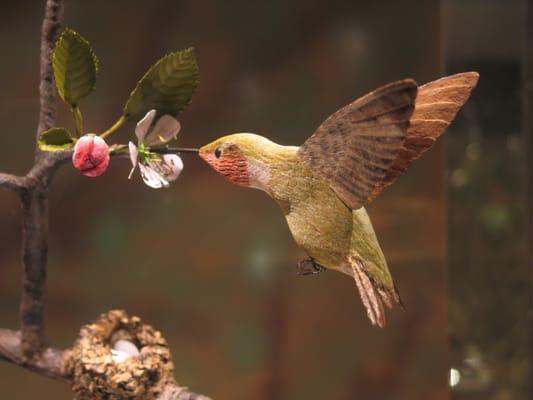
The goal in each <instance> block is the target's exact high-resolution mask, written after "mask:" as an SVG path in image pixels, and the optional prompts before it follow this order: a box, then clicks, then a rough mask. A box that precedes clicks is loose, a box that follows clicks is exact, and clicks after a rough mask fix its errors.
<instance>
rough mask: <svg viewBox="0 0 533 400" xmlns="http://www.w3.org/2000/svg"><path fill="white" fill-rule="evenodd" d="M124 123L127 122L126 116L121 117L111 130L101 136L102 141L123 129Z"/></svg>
mask: <svg viewBox="0 0 533 400" xmlns="http://www.w3.org/2000/svg"><path fill="white" fill-rule="evenodd" d="M124 122H126V117H125V116H124V115H121V116H120V118H119V119H118V120H117V122H115V123H114V124H113V126H112V127H111V128H109V129H108V130H107V131H105V132H103V133H102V134H101V135H100V137H101V138H102V139H105V138H107V137H109V136H111V135H112V134H114V133H115V132H116V131H118V130H119V129H120V128H121V127H122V125H124Z"/></svg>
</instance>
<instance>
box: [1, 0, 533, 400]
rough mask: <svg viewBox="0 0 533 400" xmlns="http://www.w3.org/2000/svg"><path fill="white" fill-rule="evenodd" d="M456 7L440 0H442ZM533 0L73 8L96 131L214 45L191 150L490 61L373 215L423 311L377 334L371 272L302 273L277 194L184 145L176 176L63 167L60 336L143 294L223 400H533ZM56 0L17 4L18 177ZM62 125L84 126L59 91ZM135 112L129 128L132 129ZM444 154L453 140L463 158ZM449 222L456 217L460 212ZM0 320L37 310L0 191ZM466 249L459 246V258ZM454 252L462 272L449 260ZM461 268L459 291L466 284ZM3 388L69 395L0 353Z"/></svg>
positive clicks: (10, 87) (285, 132)
mask: <svg viewBox="0 0 533 400" xmlns="http://www.w3.org/2000/svg"><path fill="white" fill-rule="evenodd" d="M441 3H442V4H441ZM521 4H522V3H521V2H520V1H518V0H516V1H511V0H505V1H504V0H501V1H497V0H492V1H482V0H443V1H442V2H439V1H419V0H387V1H385V0H382V1H365V0H359V1H354V0H350V1H346V0H344V1H341V0H329V1H312V0H294V1H281V0H272V1H268V2H250V1H244V0H236V1H215V0H212V1H208V0H206V1H194V0H185V1H171V0H151V1H148V0H145V1H131V0H116V1H113V2H110V1H103V0H95V1H91V2H82V1H67V2H66V5H65V21H66V25H67V26H70V27H72V28H73V29H75V30H77V31H78V32H79V33H81V34H82V35H83V36H85V37H86V38H87V39H88V40H89V41H90V42H91V43H92V45H93V48H94V50H95V52H96V53H97V55H98V57H99V59H100V74H99V78H98V82H97V90H96V92H95V93H94V94H93V95H92V96H91V97H90V98H87V99H86V100H85V101H83V102H82V103H81V104H80V106H81V108H82V111H83V112H84V117H85V125H86V127H87V129H89V130H91V131H95V132H101V131H103V130H104V129H105V128H107V127H108V126H109V125H110V124H111V123H112V122H114V120H115V119H116V118H117V117H118V116H119V114H120V111H121V108H122V106H123V104H124V102H125V100H126V98H127V96H128V94H129V92H130V90H131V89H132V88H133V87H134V85H135V82H136V81H137V79H138V78H139V77H140V76H142V74H143V73H144V71H145V70H146V69H147V68H148V67H149V66H150V65H151V64H152V63H153V62H154V61H155V60H157V59H158V58H159V57H161V56H162V55H164V54H165V53H167V52H169V51H171V50H179V49H183V48H186V47H189V46H194V47H195V48H196V52H197V57H198V62H199V66H200V71H201V81H200V86H199V88H198V91H197V93H196V94H195V95H194V97H193V102H192V104H191V106H190V107H189V108H187V109H186V110H185V111H184V112H183V113H182V114H181V115H180V116H179V119H180V121H181V123H182V126H183V129H182V132H181V134H180V139H179V140H180V144H181V145H184V146H186V145H190V146H198V145H201V144H205V143H206V142H208V141H211V140H212V139H214V138H216V137H218V136H221V135H223V134H228V133H233V132H242V131H249V132H255V133H259V134H262V135H265V136H267V137H269V138H271V139H272V140H274V141H277V142H280V143H284V144H294V145H297V144H300V143H302V142H303V141H304V140H305V138H307V137H308V136H309V135H310V134H311V133H312V132H313V131H314V129H315V128H316V127H317V126H318V125H319V124H320V122H322V120H324V119H325V118H326V117H327V116H328V115H329V114H331V113H332V112H333V111H335V110H337V109H338V108H339V107H341V106H343V105H344V104H346V103H347V102H349V101H350V100H353V99H354V98H356V97H358V96H360V95H362V94H364V93H365V92H367V91H369V90H372V89H374V88H376V87H377V86H379V85H382V84H384V83H387V82H389V81H392V80H395V79H400V78H405V77H412V78H415V79H416V80H417V81H419V82H420V83H423V82H427V81H430V80H433V79H436V78H438V77H440V76H442V75H444V74H446V73H452V72H460V71H464V70H479V72H480V73H481V81H480V85H479V87H478V88H477V89H476V91H475V93H474V96H473V98H472V101H470V102H469V103H468V104H467V105H466V106H465V108H464V109H463V111H461V113H460V115H459V118H458V121H457V123H456V124H455V125H454V127H453V129H452V131H451V132H450V133H449V134H448V135H447V138H446V139H445V140H443V141H440V142H439V143H438V144H437V145H436V146H435V147H434V148H433V149H432V150H431V151H430V152H428V153H427V154H426V155H424V156H423V157H422V158H421V159H420V160H419V161H417V162H416V163H415V164H414V165H413V166H412V168H411V169H410V171H409V173H408V174H407V175H406V176H405V177H403V178H401V179H400V180H399V181H398V182H397V183H396V184H395V185H394V186H393V187H391V188H390V189H388V190H387V191H386V192H385V194H383V195H382V196H381V197H379V198H378V199H377V200H376V201H375V202H374V203H373V204H372V205H371V206H370V207H369V213H370V215H371V218H372V220H373V222H374V227H375V229H376V232H377V234H378V237H379V239H380V242H381V245H382V248H383V250H384V252H385V254H386V256H387V259H388V262H389V265H390V268H391V270H392V274H393V276H394V277H395V280H396V284H397V286H398V287H399V289H400V292H401V294H402V298H403V301H404V303H405V306H406V312H401V311H398V310H395V311H393V312H390V313H389V315H388V319H389V323H388V326H387V328H386V329H384V330H379V329H376V328H372V327H371V326H370V324H369V323H368V321H367V319H366V316H365V313H364V310H363V308H362V306H361V304H360V300H359V295H358V293H357V290H356V288H355V285H354V282H353V281H352V280H350V279H349V278H347V277H346V276H343V275H341V274H336V273H333V272H324V273H322V274H320V275H319V276H312V277H299V276H297V275H296V271H295V266H296V263H297V261H298V260H299V259H300V258H301V257H302V256H303V253H302V252H301V251H300V250H298V249H297V247H296V246H295V244H294V243H293V240H292V238H291V236H290V234H289V231H288V229H287V226H286V224H285V221H284V218H283V217H282V215H281V213H280V212H279V210H278V208H277V205H276V204H275V203H274V202H272V201H271V200H270V199H268V198H267V197H266V196H265V195H264V194H262V193H260V192H257V191H252V190H244V189H241V188H238V187H236V186H232V185H229V184H227V183H226V182H224V181H223V180H222V179H221V178H220V177H219V176H217V175H216V174H215V173H214V172H213V171H211V170H210V169H209V168H208V167H207V166H206V165H204V164H203V163H202V162H201V161H200V160H198V159H196V158H194V157H193V156H187V155H185V156H184V158H185V160H184V161H185V171H184V172H183V174H182V176H181V178H180V179H179V180H178V181H177V182H176V183H175V184H173V185H172V186H171V188H169V189H168V190H159V191H155V190H152V189H149V188H147V187H145V186H144V185H143V184H142V182H141V181H140V179H139V177H138V176H135V179H134V180H133V181H128V180H127V179H126V177H127V175H128V172H129V169H130V165H129V163H128V161H126V160H115V159H114V160H112V164H111V167H110V168H109V170H108V171H107V172H106V174H105V175H103V176H102V177H100V178H98V179H89V178H85V177H83V176H81V175H80V174H79V173H78V172H77V171H75V170H74V169H73V168H70V167H68V166H67V167H64V168H63V169H62V170H61V171H60V172H59V173H58V174H57V177H56V179H55V182H54V185H53V188H52V192H51V201H50V252H49V254H50V259H49V285H48V305H47V313H46V318H47V328H48V333H49V336H50V340H51V342H52V344H53V345H55V346H61V347H65V346H69V345H70V344H71V342H72V341H73V340H74V338H75V337H76V335H77V331H78V329H79V327H80V326H81V325H82V324H84V323H87V322H88V321H90V320H92V319H94V318H95V317H97V316H98V315H99V314H100V313H101V312H104V311H107V310H109V309H111V308H124V309H126V310H128V311H129V312H130V313H132V314H137V315H139V316H140V317H142V318H143V319H144V320H145V321H147V322H149V323H150V324H152V325H154V327H156V328H157V329H159V330H161V331H162V332H163V334H164V335H165V337H166V338H167V340H168V341H169V343H170V345H171V348H172V351H173V354H174V360H175V364H176V377H177V379H178V382H180V383H183V384H186V385H188V386H189V387H191V388H192V389H194V390H196V391H198V392H201V393H204V394H207V395H210V396H212V397H214V398H215V399H219V400H223V399H264V400H267V399H268V400H272V399H276V400H283V399H306V400H313V399H316V400H318V399H335V400H337V399H339V400H340V399H346V400H347V399H356V398H359V399H370V400H389V399H390V400H392V399H394V400H418V399H420V400H422V399H424V400H425V399H429V398H430V399H437V400H438V399H447V398H449V395H450V386H451V387H452V393H453V397H454V398H457V399H478V398H479V399H489V398H490V399H498V400H507V399H509V400H510V399H513V400H514V399H526V398H529V397H528V395H527V385H526V383H527V371H528V364H527V362H528V360H527V353H526V352H525V349H526V348H527V329H526V328H527V325H526V312H527V266H526V263H525V258H524V257H525V256H524V254H525V243H524V240H523V239H522V238H523V233H524V232H523V230H524V228H523V222H522V219H523V216H524V208H525V203H524V196H525V191H524V187H525V186H524V184H523V178H524V177H523V159H524V157H523V156H522V153H521V149H522V139H521V137H520V107H519V106H520V60H521V54H520V52H521V48H522V24H523V21H522V18H521V13H522V9H521V7H522V5H521ZM42 11H43V2H42V1H25V2H19V1H3V2H2V14H3V23H2V25H0V52H1V54H2V56H1V62H0V87H2V93H1V94H0V121H1V123H2V125H3V129H2V133H1V134H0V170H2V171H6V172H12V173H19V174H22V173H25V172H26V171H27V170H28V168H29V167H30V165H31V163H32V156H33V146H34V132H35V128H36V122H37V112H38V99H37V84H38V59H39V32H40V23H41V18H42ZM60 109H61V120H60V123H61V124H62V125H67V126H69V127H71V126H72V123H71V118H70V116H69V114H68V111H67V109H66V107H63V106H62V105H60ZM133 127H134V126H133V125H129V126H127V127H126V128H125V129H123V131H122V132H121V134H120V135H118V136H117V139H116V140H117V141H120V142H126V141H127V140H129V139H130V138H131V137H132V135H133ZM445 147H447V150H448V151H447V152H445ZM447 220H448V221H449V223H448V222H447ZM0 224H1V229H0V243H1V247H0V265H1V267H0V293H1V298H0V326H2V327H12V328H15V327H16V326H17V324H18V301H19V295H20V286H21V281H20V270H21V267H20V263H21V262H20V250H19V249H20V211H19V204H18V200H17V198H16V197H15V195H13V194H8V193H0ZM447 252H448V253H449V256H447ZM446 260H448V261H449V268H447V267H446ZM447 278H449V287H448V288H447ZM0 397H1V398H17V399H33V398H39V399H42V400H45V399H54V400H59V399H69V398H71V394H70V391H69V389H68V388H67V387H65V386H64V385H62V384H60V383H56V382H52V381H49V380H47V379H45V378H42V377H38V376H35V375H32V374H30V373H29V372H27V371H25V370H22V369H20V368H17V367H14V366H11V365H7V364H0Z"/></svg>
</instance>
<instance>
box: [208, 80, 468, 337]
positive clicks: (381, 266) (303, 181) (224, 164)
mask: <svg viewBox="0 0 533 400" xmlns="http://www.w3.org/2000/svg"><path fill="white" fill-rule="evenodd" d="M439 82H440V84H439ZM476 82H477V74H476V73H465V74H459V75H455V76H453V77H448V78H443V79H441V80H439V81H435V82H432V83H430V84H428V85H425V86H422V87H420V88H418V87H417V85H416V84H415V83H414V81H411V80H404V81H398V82H395V83H393V84H390V85H387V86H385V87H383V88H381V89H378V90H376V91H374V92H372V93H370V94H369V95H367V96H364V97H362V98H360V99H358V100H356V101H355V102H353V103H351V104H349V105H348V106H346V107H344V108H343V109H341V110H339V111H338V112H336V113H335V114H333V115H332V116H331V117H330V118H328V119H327V120H326V121H325V122H324V123H323V124H322V125H321V126H320V127H319V128H318V129H317V131H316V132H315V133H314V135H313V136H311V137H310V138H309V139H308V140H307V141H306V142H305V143H304V144H303V145H302V146H300V147H296V146H282V145H279V144H276V143H274V142H272V141H270V140H269V139H266V138H265V137H263V136H259V135H255V134H250V133H239V134H233V135H228V136H224V137H222V138H220V139H217V140H215V141H214V142H212V143H210V144H208V145H206V146H204V147H202V148H201V149H200V156H201V157H202V158H203V159H204V160H205V161H206V162H207V163H208V164H210V165H211V166H212V167H213V168H214V169H215V170H216V171H217V172H219V173H220V174H221V175H223V176H224V177H225V178H226V179H228V180H229V181H230V182H232V183H235V184H237V185H239V186H244V187H251V188H256V189H260V190H263V191H264V192H266V193H267V194H268V195H269V196H271V197H272V198H273V199H274V200H275V201H276V202H277V203H278V205H279V206H280V208H281V210H282V212H283V214H284V215H285V218H286V220H287V223H288V225H289V229H290V231H291V234H292V236H293V237H294V239H295V241H296V243H297V244H298V246H300V247H301V248H302V249H304V250H305V251H306V253H307V254H308V255H309V256H310V259H309V260H308V261H309V262H310V263H311V264H312V265H313V266H314V267H315V268H320V267H323V268H326V269H331V270H336V271H340V272H343V273H345V274H347V275H349V276H351V277H352V278H353V279H354V280H355V282H356V285H357V288H358V289H359V293H360V295H361V299H362V301H363V304H364V306H365V308H366V310H367V315H368V317H369V319H370V321H371V322H372V324H374V325H378V326H381V327H382V326H384V325H385V313H384V307H383V305H387V306H388V307H392V306H393V305H394V304H400V298H399V295H398V292H397V290H396V288H395V285H394V283H393V280H392V277H391V274H390V272H389V269H388V266H387V263H386V261H385V257H384V255H383V252H382V250H381V248H380V246H379V243H378V240H377V238H376V235H375V233H374V229H373V227H372V223H371V221H370V219H369V217H368V214H367V212H366V210H365V208H364V204H367V203H368V202H369V201H371V200H372V199H373V198H374V197H375V196H376V195H377V194H379V192H381V190H383V188H384V187H386V186H388V185H390V184H391V183H392V182H393V181H394V180H395V179H396V178H397V177H398V176H399V175H401V174H402V173H403V172H404V171H405V169H406V168H407V166H408V164H409V163H410V162H411V161H412V160H414V159H415V158H417V157H418V156H419V155H420V153H421V152H422V151H424V150H425V149H427V148H428V147H430V145H431V144H432V143H433V142H434V141H435V140H436V138H437V137H438V136H439V135H440V134H441V133H442V132H443V131H444V129H445V128H446V127H447V126H448V124H449V123H450V122H451V120H452V119H453V117H454V116H455V113H456V112H457V110H458V109H459V107H460V106H461V105H462V104H463V103H464V102H465V101H466V99H467V98H468V94H469V93H470V90H471V89H472V88H473V86H474V85H475V83H476ZM443 83H444V84H443ZM424 88H426V89H424ZM417 89H418V98H420V97H421V100H420V102H419V100H418V99H417ZM428 89H431V90H428ZM436 94H437V95H438V97H439V98H440V99H441V101H440V102H436V101H435V95H436ZM450 99H452V100H453V101H451V100H450ZM437 103H438V104H444V108H448V109H449V108H450V107H451V105H453V109H452V110H451V111H450V110H447V111H446V110H444V108H443V107H440V108H439V109H440V110H441V111H443V112H440V113H439V112H437V111H435V104H437ZM419 104H420V107H419ZM425 104H428V105H431V107H430V108H431V110H427V109H424V105H425ZM415 106H416V107H415ZM444 111H445V112H444ZM417 112H418V114H417ZM417 115H418V117H417ZM415 117H417V118H418V119H415ZM416 121H418V122H416ZM435 121H441V122H439V123H438V124H437V125H436V123H435ZM410 129H411V130H410Z"/></svg>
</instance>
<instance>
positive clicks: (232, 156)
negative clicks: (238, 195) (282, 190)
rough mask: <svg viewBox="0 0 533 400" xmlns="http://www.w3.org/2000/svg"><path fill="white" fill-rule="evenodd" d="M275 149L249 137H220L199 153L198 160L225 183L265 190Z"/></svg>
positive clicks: (271, 145)
mask: <svg viewBox="0 0 533 400" xmlns="http://www.w3.org/2000/svg"><path fill="white" fill-rule="evenodd" d="M277 147H282V146H279V145H277V144H275V143H274V142H271V141H270V140H268V139H267V138H265V137H263V136H259V135H255V134H252V133H236V134H233V135H228V136H224V137H221V138H219V139H217V140H215V141H213V142H211V143H209V144H207V145H205V146H203V147H202V148H201V149H200V152H199V154H200V157H201V158H202V159H203V160H204V161H205V162H207V163H208V164H209V165H210V166H211V167H212V168H213V169H214V170H215V171H217V172H218V173H219V174H220V175H222V176H223V177H224V178H225V179H227V180H228V181H230V182H232V183H234V184H236V185H239V186H244V187H254V188H258V189H265V187H266V185H267V184H268V180H269V175H270V168H269V165H268V164H269V157H270V154H271V153H272V152H275V149H276V148H277Z"/></svg>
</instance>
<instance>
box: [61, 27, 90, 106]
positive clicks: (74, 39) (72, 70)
mask: <svg viewBox="0 0 533 400" xmlns="http://www.w3.org/2000/svg"><path fill="white" fill-rule="evenodd" d="M52 67H53V69H54V77H55V80H56V87H57V92H58V94H59V97H61V99H62V100H63V101H64V102H66V103H68V104H70V105H71V106H74V105H76V104H77V103H78V101H79V100H80V99H82V98H83V97H85V96H87V95H89V94H90V93H91V92H92V91H93V90H94V87H95V84H96V75H97V73H98V59H97V58H96V55H95V54H94V51H93V49H92V48H91V45H90V44H89V42H88V41H87V40H85V39H84V38H83V37H82V36H80V35H79V34H78V33H76V32H75V31H73V30H72V29H68V28H67V29H65V30H64V31H63V33H62V34H61V36H59V39H57V42H56V46H55V49H54V54H53V57H52Z"/></svg>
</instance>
